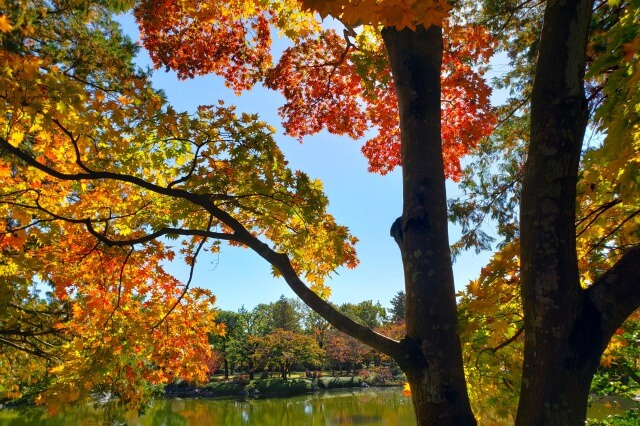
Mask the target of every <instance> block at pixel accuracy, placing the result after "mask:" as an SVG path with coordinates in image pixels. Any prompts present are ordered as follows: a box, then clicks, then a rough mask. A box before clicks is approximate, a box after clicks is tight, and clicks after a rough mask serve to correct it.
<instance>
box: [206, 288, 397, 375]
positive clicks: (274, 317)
mask: <svg viewBox="0 0 640 426" xmlns="http://www.w3.org/2000/svg"><path fill="white" fill-rule="evenodd" d="M336 308H337V309H338V310H340V311H341V312H342V313H344V314H346V315H347V316H349V317H350V318H351V319H353V320H354V321H357V322H360V323H362V324H363V325H366V326H368V327H371V328H372V329H374V330H376V331H379V332H380V333H382V334H385V335H387V336H390V337H394V338H397V339H400V338H401V337H402V336H404V334H405V332H404V292H402V291H400V292H398V293H397V294H396V295H395V296H394V297H393V299H392V300H391V308H390V309H389V310H387V309H385V308H384V307H383V306H382V305H381V304H380V302H375V303H374V302H373V301H371V300H365V301H363V302H360V303H357V304H354V303H344V304H342V305H339V306H336ZM216 321H217V322H218V323H219V324H224V326H225V333H224V335H222V336H220V335H215V336H211V338H210V343H211V345H212V347H213V351H214V356H213V358H212V361H211V365H210V371H212V372H220V373H222V374H224V377H225V379H228V378H229V377H230V376H231V375H234V374H238V373H240V374H246V375H248V376H249V377H248V378H249V379H253V378H254V376H255V374H256V373H259V374H260V375H261V376H266V375H268V374H270V373H273V372H274V371H277V372H278V374H279V375H280V376H281V377H282V379H284V380H286V379H287V377H288V375H289V372H290V371H295V370H298V371H304V370H306V371H307V374H308V375H309V376H311V377H314V376H316V375H317V374H319V371H320V370H328V369H330V370H331V371H332V374H335V373H338V374H340V375H342V374H351V375H355V374H356V372H357V371H358V370H359V369H361V368H367V369H374V370H375V372H376V374H377V375H378V376H379V377H380V380H381V381H382V380H384V379H385V378H389V379H390V378H391V377H393V376H395V375H399V374H401V371H400V369H399V367H398V366H397V364H396V363H395V361H393V360H392V359H390V358H389V357H387V356H385V355H383V354H381V353H379V352H377V351H375V350H373V349H371V348H370V347H368V346H366V345H364V344H363V343H361V342H359V341H358V340H356V339H354V338H353V337H350V336H348V335H346V334H344V333H342V332H340V331H338V330H336V329H335V328H334V327H332V326H331V325H330V324H329V323H328V322H327V321H326V320H324V319H323V318H322V317H320V316H319V315H318V314H317V313H315V312H314V311H312V310H311V309H309V308H308V307H307V306H306V305H304V304H303V303H301V302H300V301H298V300H296V299H291V298H286V297H284V296H280V298H279V299H278V300H277V301H275V302H272V303H262V304H259V305H257V306H256V307H255V308H253V309H252V310H248V309H246V308H244V307H241V308H240V309H238V311H236V312H234V311H226V310H222V311H220V312H219V313H218V315H217V319H216Z"/></svg>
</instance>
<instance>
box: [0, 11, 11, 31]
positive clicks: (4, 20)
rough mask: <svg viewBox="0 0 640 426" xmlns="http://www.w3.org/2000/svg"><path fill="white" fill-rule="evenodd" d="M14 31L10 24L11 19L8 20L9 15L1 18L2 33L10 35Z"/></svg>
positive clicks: (0, 28) (0, 27)
mask: <svg viewBox="0 0 640 426" xmlns="http://www.w3.org/2000/svg"><path fill="white" fill-rule="evenodd" d="M12 29H13V27H12V26H11V24H10V23H9V19H8V18H7V15H2V16H0V32H3V33H8V32H9V31H11V30H12Z"/></svg>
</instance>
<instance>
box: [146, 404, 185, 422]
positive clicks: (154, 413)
mask: <svg viewBox="0 0 640 426" xmlns="http://www.w3.org/2000/svg"><path fill="white" fill-rule="evenodd" d="M149 415H150V416H151V422H150V423H147V422H146V421H144V422H143V424H144V425H145V426H146V425H147V424H148V425H149V426H186V425H187V424H188V423H187V420H186V419H185V418H184V417H183V416H182V414H181V413H180V412H179V411H178V410H175V409H174V408H173V406H172V404H171V403H170V402H169V401H167V400H163V399H160V400H156V401H153V405H152V406H151V408H149V410H147V413H146V416H145V420H146V418H147V417H148V416H149Z"/></svg>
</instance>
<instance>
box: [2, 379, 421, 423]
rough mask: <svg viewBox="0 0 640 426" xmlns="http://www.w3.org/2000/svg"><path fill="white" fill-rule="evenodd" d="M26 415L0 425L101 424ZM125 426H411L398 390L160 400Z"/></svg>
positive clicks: (88, 413) (96, 415) (75, 414)
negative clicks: (241, 399) (249, 398)
mask: <svg viewBox="0 0 640 426" xmlns="http://www.w3.org/2000/svg"><path fill="white" fill-rule="evenodd" d="M31 416H32V417H31V418H29V417H28V416H27V413H26V412H23V413H18V412H15V411H9V410H4V411H0V425H2V426H5V425H6V426H25V425H44V426H59V425H60V426H61V425H79V426H93V425H100V424H104V420H105V418H104V413H102V412H100V410H95V409H93V408H92V407H81V408H77V409H74V410H69V411H67V412H65V413H64V414H61V415H58V416H56V417H54V418H45V417H42V416H41V415H40V414H34V412H32V413H31ZM123 420H124V422H125V424H127V425H132V426H133V425H139V426H183V425H224V426H235V425H248V424H251V425H259V426H300V425H308V426H329V425H331V426H334V425H361V426H368V425H371V426H378V425H403V426H404V425H406V426H412V425H415V423H416V422H415V417H414V414H413V409H412V406H411V400H410V399H409V398H405V397H403V396H402V395H401V391H400V389H397V388H392V389H375V390H358V391H349V392H344V391H343V392H325V393H318V394H313V395H305V396H299V397H291V398H269V399H255V400H248V401H236V400H206V399H165V400H156V401H153V403H152V405H151V407H150V408H149V410H148V411H147V412H146V413H145V414H144V415H143V416H137V415H135V413H129V414H128V415H127V416H126V417H125V418H124V419H123Z"/></svg>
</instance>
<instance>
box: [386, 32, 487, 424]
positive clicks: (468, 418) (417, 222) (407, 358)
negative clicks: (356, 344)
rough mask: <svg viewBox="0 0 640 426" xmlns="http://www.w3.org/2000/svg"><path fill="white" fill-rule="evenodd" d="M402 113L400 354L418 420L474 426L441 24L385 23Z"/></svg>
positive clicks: (397, 225) (395, 229)
mask: <svg viewBox="0 0 640 426" xmlns="http://www.w3.org/2000/svg"><path fill="white" fill-rule="evenodd" d="M382 36H383V39H384V42H385V46H386V48H387V51H388V54H389V62H390V65H391V70H392V73H393V78H394V83H395V87H396V94H397V97H398V106H399V112H400V132H401V142H402V144H401V153H402V175H403V211H402V217H401V218H399V219H398V220H397V221H396V223H394V225H393V227H392V234H393V236H394V238H395V239H396V241H397V242H398V245H399V246H400V251H401V254H402V262H403V267H404V279H405V288H406V317H407V338H406V339H405V340H404V341H403V350H402V351H401V353H402V355H401V356H399V358H400V359H397V361H398V363H399V364H400V365H401V367H402V368H403V370H404V371H405V373H406V374H407V378H408V380H409V384H410V385H411V392H412V399H413V404H414V409H415V412H416V417H417V419H418V424H419V425H429V426H437V425H474V424H475V423H476V422H475V419H474V417H473V414H472V412H471V406H470V404H469V398H468V395H467V389H466V384H465V379H464V371H463V367H462V352H461V345H460V338H459V336H458V333H457V326H456V324H457V313H456V302H455V296H454V294H455V292H454V285H453V271H452V266H451V257H450V252H449V236H448V232H447V204H446V193H445V176H444V166H443V160H442V143H441V133H440V132H441V131H440V119H441V117H440V115H441V112H440V72H441V65H442V48H443V46H442V29H441V28H440V27H437V26H431V27H429V29H425V28H424V27H418V28H417V29H416V31H411V30H409V29H405V30H402V31H398V30H396V29H395V28H385V29H384V30H383V32H382Z"/></svg>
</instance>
